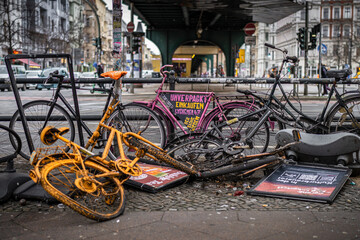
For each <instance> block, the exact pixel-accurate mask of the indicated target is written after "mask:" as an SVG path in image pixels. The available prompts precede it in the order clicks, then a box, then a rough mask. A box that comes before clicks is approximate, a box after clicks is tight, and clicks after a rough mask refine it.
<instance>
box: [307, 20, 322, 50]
mask: <svg viewBox="0 0 360 240" xmlns="http://www.w3.org/2000/svg"><path fill="white" fill-rule="evenodd" d="M320 26H321V25H320V23H319V24H317V25H315V26H314V27H313V28H312V29H311V34H310V45H309V49H310V50H311V49H315V48H316V35H317V34H318V33H319V32H320Z"/></svg>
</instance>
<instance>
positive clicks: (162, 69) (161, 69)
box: [160, 64, 173, 76]
mask: <svg viewBox="0 0 360 240" xmlns="http://www.w3.org/2000/svg"><path fill="white" fill-rule="evenodd" d="M166 67H171V68H172V67H173V65H170V64H168V65H164V66H162V67H161V68H160V74H161V75H162V76H164V73H167V72H168V71H164V68H166Z"/></svg>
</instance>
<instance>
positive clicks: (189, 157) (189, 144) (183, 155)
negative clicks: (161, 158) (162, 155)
mask: <svg viewBox="0 0 360 240" xmlns="http://www.w3.org/2000/svg"><path fill="white" fill-rule="evenodd" d="M220 145H221V143H220V142H218V141H215V140H211V139H203V140H201V139H197V138H195V139H188V140H186V141H183V142H182V143H181V144H178V145H177V146H175V147H173V148H171V149H169V150H168V152H167V153H168V154H169V155H174V158H175V160H177V161H179V162H183V163H188V164H191V165H194V166H195V167H196V169H198V170H200V171H207V170H211V169H214V168H215V167H216V166H221V165H223V164H224V163H225V159H224V156H223V152H222V151H219V152H217V151H216V149H218V147H219V146H220Z"/></svg>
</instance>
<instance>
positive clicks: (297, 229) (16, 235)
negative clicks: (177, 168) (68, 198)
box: [0, 209, 360, 240]
mask: <svg viewBox="0 0 360 240" xmlns="http://www.w3.org/2000/svg"><path fill="white" fill-rule="evenodd" d="M359 222H360V212H358V211H355V212H312V211H305V212H304V211H251V210H249V211H247V210H241V211H224V212H222V211H220V212H219V211H180V212H171V211H167V212H160V211H155V212H126V211H125V213H124V215H122V216H120V217H118V218H116V219H113V220H110V221H106V222H100V223H98V222H95V221H92V220H89V219H87V218H85V217H83V216H81V215H79V214H77V213H75V212H73V211H71V210H69V209H66V210H64V211H63V212H50V213H49V212H23V213H21V214H19V213H1V214H0V236H1V239H3V240H5V239H26V240H31V239H36V240H42V239H99V240H101V239H106V240H109V239H174V240H176V239H182V240H183V239H264V240H282V239H287V240H291V239H294V240H295V239H296V240H299V239H319V240H320V239H324V240H338V239H341V240H345V239H354V240H355V239H360V224H359Z"/></svg>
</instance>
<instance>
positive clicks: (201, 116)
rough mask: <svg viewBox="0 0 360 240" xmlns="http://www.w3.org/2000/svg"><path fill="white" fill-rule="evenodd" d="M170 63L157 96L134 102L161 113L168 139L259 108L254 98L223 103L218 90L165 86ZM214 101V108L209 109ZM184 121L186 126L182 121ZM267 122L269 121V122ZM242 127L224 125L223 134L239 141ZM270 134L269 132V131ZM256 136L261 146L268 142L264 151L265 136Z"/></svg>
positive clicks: (200, 130)
mask: <svg viewBox="0 0 360 240" xmlns="http://www.w3.org/2000/svg"><path fill="white" fill-rule="evenodd" d="M167 67H169V68H171V67H173V66H172V65H164V66H163V67H161V69H160V73H161V76H162V78H163V80H162V82H161V84H160V86H159V88H158V89H157V90H156V97H155V99H154V100H151V101H149V102H140V101H137V102H134V104H137V105H140V106H147V107H149V108H151V109H152V110H154V111H155V112H156V113H157V114H158V115H159V116H160V117H161V119H162V120H163V122H164V127H165V129H166V133H167V140H168V142H167V143H169V142H170V140H171V139H174V138H177V137H179V136H181V135H183V134H187V133H190V132H191V133H192V135H193V136H194V135H197V134H196V133H201V132H203V131H205V130H206V129H207V128H208V127H209V126H210V123H211V122H216V123H221V122H224V121H227V120H228V119H230V118H231V117H229V116H234V115H235V116H239V115H245V114H248V113H250V112H253V111H254V110H255V109H257V106H256V105H255V104H254V101H253V100H246V101H240V100H233V101H230V102H225V103H221V102H220V99H219V97H218V96H216V94H215V93H214V92H195V91H174V90H163V86H164V83H165V80H166V79H167V78H168V77H169V75H170V72H169V71H165V70H164V69H165V68H167ZM211 103H212V105H213V109H211V110H209V109H210V106H211ZM181 121H183V123H184V124H185V126H184V125H182V124H181ZM245 124H247V123H245ZM264 124H265V125H268V123H264ZM239 127H240V126H236V125H235V124H234V125H232V126H229V127H228V128H227V129H223V134H224V135H226V136H227V138H229V139H232V140H234V141H235V140H236V139H237V138H238V133H237V132H236V129H237V128H239ZM266 134H268V135H269V132H266ZM267 137H268V136H267ZM254 139H256V141H257V145H258V146H261V145H263V146H264V149H260V152H262V151H265V150H266V146H265V145H266V144H265V142H264V140H262V139H261V138H254ZM257 150H258V149H257Z"/></svg>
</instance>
